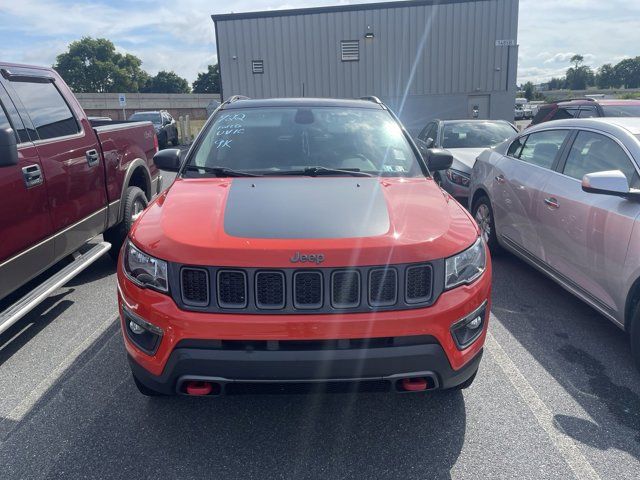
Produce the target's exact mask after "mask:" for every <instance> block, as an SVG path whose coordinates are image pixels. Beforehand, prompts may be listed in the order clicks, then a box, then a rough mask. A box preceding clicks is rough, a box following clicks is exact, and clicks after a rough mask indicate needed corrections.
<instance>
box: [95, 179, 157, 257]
mask: <svg viewBox="0 0 640 480" xmlns="http://www.w3.org/2000/svg"><path fill="white" fill-rule="evenodd" d="M147 204H148V202H147V197H146V195H145V194H144V192H143V191H142V190H141V189H140V188H138V187H129V188H127V193H126V195H125V198H124V216H123V219H122V221H121V222H120V223H118V224H117V225H114V226H113V227H111V228H110V229H108V230H107V231H105V232H104V234H103V237H104V239H105V240H106V241H107V242H109V243H110V244H111V250H109V255H111V258H113V259H114V260H117V259H118V254H119V253H120V249H121V248H122V244H123V243H124V241H125V239H126V238H127V235H128V234H129V230H131V226H132V225H133V222H135V221H136V220H137V218H138V216H139V215H140V214H141V213H142V211H143V210H144V209H145V208H147Z"/></svg>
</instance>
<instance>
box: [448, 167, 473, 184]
mask: <svg viewBox="0 0 640 480" xmlns="http://www.w3.org/2000/svg"><path fill="white" fill-rule="evenodd" d="M446 174H447V178H448V179H449V180H451V181H452V182H453V183H455V184H457V185H462V186H463V187H468V186H469V175H467V174H466V173H463V172H460V171H458V170H453V169H452V168H450V169H448V170H447V171H446Z"/></svg>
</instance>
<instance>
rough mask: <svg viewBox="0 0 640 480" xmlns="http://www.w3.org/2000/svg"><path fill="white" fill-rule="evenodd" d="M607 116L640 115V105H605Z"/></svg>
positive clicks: (603, 108)
mask: <svg viewBox="0 0 640 480" xmlns="http://www.w3.org/2000/svg"><path fill="white" fill-rule="evenodd" d="M602 110H603V112H604V116H605V117H640V105H603V106H602Z"/></svg>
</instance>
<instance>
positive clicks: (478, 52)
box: [212, 0, 519, 132]
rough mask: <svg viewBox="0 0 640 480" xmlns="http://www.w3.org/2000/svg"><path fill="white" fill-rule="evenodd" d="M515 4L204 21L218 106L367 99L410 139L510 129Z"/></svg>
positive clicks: (431, 2)
mask: <svg viewBox="0 0 640 480" xmlns="http://www.w3.org/2000/svg"><path fill="white" fill-rule="evenodd" d="M518 2H519V0H411V1H400V2H386V3H372V4H360V5H340V6H335V7H319V8H304V9H296V10H274V11H265V12H250V13H231V14H223V15H212V19H213V21H214V24H215V32H216V44H217V49H218V62H219V64H220V72H221V76H222V95H223V98H226V97H229V96H231V95H235V94H242V95H247V96H249V97H252V98H270V97H301V96H305V97H338V98H350V97H361V96H367V95H376V96H378V97H380V98H381V99H382V100H383V101H385V102H386V103H387V104H388V105H390V106H391V107H392V109H393V110H394V111H395V112H396V113H397V114H398V115H399V116H400V118H401V119H402V120H403V121H404V123H405V125H406V126H407V128H408V129H409V130H411V131H414V132H415V131H416V130H418V129H420V128H421V127H422V126H424V125H425V123H427V122H428V121H429V120H431V119H433V118H442V119H453V118H473V117H475V116H477V117H478V118H492V119H504V120H509V121H513V110H514V103H515V95H516V71H517V61H518V47H517V33H518V6H519V5H518Z"/></svg>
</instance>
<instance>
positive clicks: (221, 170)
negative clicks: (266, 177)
mask: <svg viewBox="0 0 640 480" xmlns="http://www.w3.org/2000/svg"><path fill="white" fill-rule="evenodd" d="M184 169H185V170H189V171H195V170H204V171H205V172H207V173H213V174H214V175H215V176H216V177H261V176H262V175H259V174H257V173H249V172H243V171H240V170H233V169H231V168H227V167H207V166H202V167H200V166H198V165H186V166H185V167H184Z"/></svg>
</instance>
